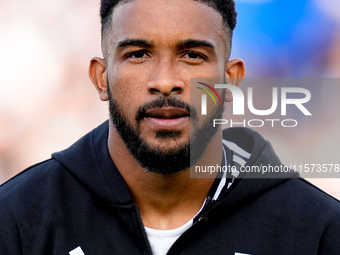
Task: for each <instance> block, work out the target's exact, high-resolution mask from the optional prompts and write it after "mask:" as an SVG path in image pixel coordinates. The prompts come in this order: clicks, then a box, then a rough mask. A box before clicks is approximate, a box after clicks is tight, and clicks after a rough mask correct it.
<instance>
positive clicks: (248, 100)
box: [196, 82, 312, 128]
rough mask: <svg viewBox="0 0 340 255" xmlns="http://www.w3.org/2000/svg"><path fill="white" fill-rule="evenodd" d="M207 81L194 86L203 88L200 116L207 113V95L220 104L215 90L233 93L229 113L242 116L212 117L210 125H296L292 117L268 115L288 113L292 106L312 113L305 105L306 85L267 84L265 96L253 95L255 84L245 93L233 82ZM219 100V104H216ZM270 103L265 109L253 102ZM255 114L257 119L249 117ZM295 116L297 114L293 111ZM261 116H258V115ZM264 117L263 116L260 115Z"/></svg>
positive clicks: (301, 111)
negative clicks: (303, 86)
mask: <svg viewBox="0 0 340 255" xmlns="http://www.w3.org/2000/svg"><path fill="white" fill-rule="evenodd" d="M207 83H208V82H196V84H199V85H201V86H196V88H197V89H200V90H202V91H204V92H205V93H204V94H201V115H207V114H208V99H207V95H209V96H210V98H211V100H212V101H213V102H214V105H215V106H216V107H219V105H220V106H223V103H222V100H224V98H222V99H221V97H220V94H221V93H220V94H219V93H218V91H221V90H222V89H226V90H227V91H228V93H231V95H232V98H233V100H232V109H233V111H232V115H233V117H234V116H244V117H245V118H244V119H243V120H242V121H241V122H240V121H236V120H235V119H214V120H213V123H212V126H213V127H215V126H217V125H224V124H229V125H230V126H231V127H232V126H244V127H250V128H259V127H263V126H265V125H266V126H270V127H275V126H277V125H281V126H282V127H285V128H292V127H296V126H297V125H298V120H297V119H295V118H277V117H275V118H270V116H271V115H274V114H275V116H277V115H279V116H280V117H282V116H287V108H289V107H290V108H291V109H292V108H295V109H293V110H295V112H296V111H298V112H299V113H300V114H302V115H303V116H312V113H311V112H310V111H309V110H308V108H307V106H306V104H307V103H308V102H309V101H310V100H311V98H312V95H311V92H310V91H309V90H308V89H306V88H301V87H271V88H270V87H268V88H267V89H266V90H267V91H266V96H261V97H255V96H254V91H256V86H254V87H247V88H246V92H243V91H242V90H241V88H239V87H238V86H235V85H232V84H214V85H208V84H207ZM218 101H219V104H218V103H217V102H218ZM263 102H265V103H268V102H270V106H269V107H268V106H266V108H264V109H259V108H258V107H255V105H256V104H261V103H263ZM250 115H253V116H257V117H256V118H249V117H248V116H250ZM295 115H297V114H295ZM259 116H261V117H259ZM263 116H265V118H264V117H263Z"/></svg>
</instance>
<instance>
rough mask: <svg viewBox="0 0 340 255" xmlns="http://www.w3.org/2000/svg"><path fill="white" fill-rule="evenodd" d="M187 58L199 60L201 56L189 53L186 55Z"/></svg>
mask: <svg viewBox="0 0 340 255" xmlns="http://www.w3.org/2000/svg"><path fill="white" fill-rule="evenodd" d="M187 55H188V57H189V58H201V56H200V55H199V54H197V53H196V52H189V53H187Z"/></svg>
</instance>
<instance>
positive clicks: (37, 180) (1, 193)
mask: <svg viewBox="0 0 340 255" xmlns="http://www.w3.org/2000/svg"><path fill="white" fill-rule="evenodd" d="M65 175H67V170H66V169H65V168H64V167H63V166H62V165H61V164H60V163H59V162H58V161H56V160H54V159H49V160H46V161H43V162H41V163H38V164H35V165H33V166H31V167H29V168H27V169H26V170H24V171H22V172H21V173H19V174H17V175H16V176H14V177H13V178H11V179H10V180H8V181H6V182H5V183H3V184H2V185H1V186H0V204H1V208H2V210H0V212H1V211H4V210H11V207H13V209H14V208H15V209H16V210H17V209H18V208H20V206H21V205H22V204H24V203H25V202H26V201H30V202H32V200H37V201H38V200H40V199H42V197H44V196H47V193H51V192H53V191H54V189H55V188H56V187H57V186H58V185H60V184H61V182H62V181H63V179H64V176H65Z"/></svg>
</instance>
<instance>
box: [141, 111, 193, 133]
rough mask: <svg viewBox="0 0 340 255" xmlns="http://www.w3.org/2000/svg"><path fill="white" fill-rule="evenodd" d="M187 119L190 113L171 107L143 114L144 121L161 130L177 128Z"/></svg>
mask: <svg viewBox="0 0 340 255" xmlns="http://www.w3.org/2000/svg"><path fill="white" fill-rule="evenodd" d="M189 117H190V113H189V112H188V111H186V110H185V109H181V108H173V107H164V108H156V109H152V110H147V111H146V112H145V119H146V120H147V121H148V122H149V123H150V124H151V125H153V126H156V127H157V128H161V129H171V128H176V127H179V126H181V125H183V124H184V123H185V122H186V121H187V120H189Z"/></svg>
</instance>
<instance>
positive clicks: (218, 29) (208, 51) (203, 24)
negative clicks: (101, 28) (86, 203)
mask: <svg viewBox="0 0 340 255" xmlns="http://www.w3.org/2000/svg"><path fill="white" fill-rule="evenodd" d="M227 34H228V33H227V32H226V28H225V26H224V25H223V21H222V16H221V15H220V14H219V13H218V12H216V11H215V10H214V9H212V8H211V7H209V6H207V5H206V4H203V3H199V2H196V1H192V0H135V1H132V2H129V3H126V4H121V5H118V6H117V7H116V8H115V9H114V12H113V15H112V26H111V28H110V30H109V32H108V33H107V35H106V37H105V41H104V45H105V46H104V49H105V51H106V52H104V55H105V59H106V64H107V83H108V86H109V92H110V113H111V117H112V118H114V120H113V122H114V123H115V126H116V129H117V130H118V133H120V135H121V136H124V132H125V131H126V129H128V128H130V129H131V130H130V131H132V132H133V134H134V136H135V138H136V139H137V138H138V139H139V141H141V143H142V144H139V145H138V146H139V147H140V146H141V145H143V146H144V147H145V146H146V147H145V148H144V147H143V149H142V150H141V148H139V149H138V148H136V150H137V152H136V153H138V151H139V152H141V151H144V150H146V149H150V150H151V151H154V152H157V153H158V155H159V156H162V155H163V156H164V157H166V156H167V155H170V156H171V157H173V155H177V154H176V153H181V154H182V155H184V157H186V158H188V156H189V155H188V148H189V145H190V143H189V141H190V124H191V127H192V128H191V133H192V134H191V137H192V138H193V137H195V133H198V132H200V131H202V129H203V128H204V127H205V126H207V125H208V124H207V122H208V120H206V119H203V118H201V117H200V116H199V114H192V115H191V116H190V112H191V113H194V112H197V113H199V112H200V109H197V108H196V109H195V107H194V106H190V78H212V77H224V76H225V75H226V70H225V69H226V67H225V66H226V62H227V58H228V54H229V52H228V49H229V45H228V42H229V38H228V36H227ZM220 114H221V112H215V113H214V115H220ZM118 122H120V123H121V122H123V126H122V127H119V123H118ZM193 127H194V128H193ZM125 136H126V137H125V138H124V137H122V138H123V140H124V141H125V143H127V146H128V147H129V146H132V145H133V141H126V140H131V138H132V137H131V132H130V133H126V132H125ZM196 136H197V134H196ZM129 137H130V138H129ZM132 154H133V153H132ZM185 154H186V156H185ZM145 156H147V155H145ZM145 156H144V157H145ZM171 157H170V161H171ZM175 158H176V157H174V159H175ZM176 159H178V161H180V160H182V159H183V158H181V157H180V158H178V157H177V158H176ZM188 160H189V159H188ZM163 163H164V158H163ZM169 163H170V162H169ZM145 164H147V163H145ZM145 164H143V163H142V166H144V167H146V168H148V167H147V166H145ZM155 166H156V167H157V164H156V165H155ZM185 167H188V165H187V164H185V165H183V166H182V168H185ZM153 168H154V167H149V170H151V171H154V170H155V169H153ZM180 170H183V169H180ZM173 172H175V171H170V172H167V173H173Z"/></svg>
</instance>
